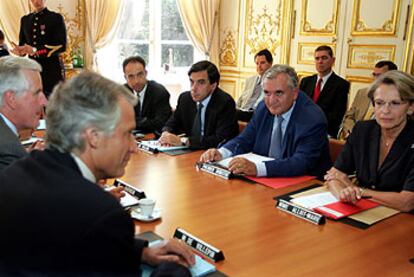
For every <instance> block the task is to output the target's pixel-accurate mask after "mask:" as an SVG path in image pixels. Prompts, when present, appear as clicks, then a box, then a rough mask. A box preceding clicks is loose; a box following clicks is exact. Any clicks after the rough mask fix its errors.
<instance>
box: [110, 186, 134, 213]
mask: <svg viewBox="0 0 414 277" xmlns="http://www.w3.org/2000/svg"><path fill="white" fill-rule="evenodd" d="M114 188H115V187H113V186H112V187H107V188H105V190H106V191H108V192H109V191H111V190H112V189H114ZM124 193H125V196H124V197H122V198H121V201H120V203H121V206H122V207H124V208H127V207H131V206H135V205H138V198H136V197H134V196H132V195H131V194H130V193H128V192H127V191H125V190H124Z"/></svg>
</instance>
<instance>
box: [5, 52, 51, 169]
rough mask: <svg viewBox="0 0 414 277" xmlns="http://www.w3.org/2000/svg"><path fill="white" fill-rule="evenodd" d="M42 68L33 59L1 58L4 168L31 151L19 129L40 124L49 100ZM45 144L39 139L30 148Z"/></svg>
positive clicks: (38, 147)
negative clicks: (21, 138)
mask: <svg viewBox="0 0 414 277" xmlns="http://www.w3.org/2000/svg"><path fill="white" fill-rule="evenodd" d="M41 71H42V68H41V66H40V65H39V64H38V63H37V62H35V61H33V60H31V59H27V58H20V57H13V56H6V57H3V58H1V59H0V80H1V82H0V138H1V139H0V171H2V170H3V169H4V168H5V167H7V166H8V165H10V164H11V163H13V162H14V161H16V160H18V159H20V158H23V157H25V156H26V155H27V152H26V150H25V149H24V148H23V146H22V145H21V143H20V141H19V132H20V131H22V130H25V129H35V128H36V127H37V126H38V125H39V120H40V117H41V115H42V112H43V109H44V107H45V105H46V103H47V100H46V97H45V95H44V94H43V87H42V79H41V77H40V72H41ZM42 148H43V144H42V143H40V142H37V143H35V144H33V145H32V146H31V148H29V150H32V149H42Z"/></svg>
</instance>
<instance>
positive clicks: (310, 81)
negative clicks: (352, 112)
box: [300, 45, 349, 138]
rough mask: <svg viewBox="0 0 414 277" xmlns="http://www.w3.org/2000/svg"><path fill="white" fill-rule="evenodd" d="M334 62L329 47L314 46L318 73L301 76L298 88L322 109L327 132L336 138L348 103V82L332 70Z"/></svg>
mask: <svg viewBox="0 0 414 277" xmlns="http://www.w3.org/2000/svg"><path fill="white" fill-rule="evenodd" d="M334 62H335V57H334V56H333V52H332V49H331V47H329V46H327V45H321V46H319V47H318V48H316V50H315V66H316V71H318V74H315V75H312V76H309V77H305V78H303V79H302V81H301V83H300V89H301V90H302V91H304V92H305V93H306V94H307V95H309V97H310V98H312V99H313V101H314V102H315V103H316V104H318V105H319V107H321V109H322V110H323V111H324V113H325V115H326V118H327V119H328V134H329V135H330V136H331V137H333V138H336V137H337V135H338V130H339V126H340V125H341V122H342V118H343V117H344V114H345V111H346V107H347V103H348V92H349V82H348V81H346V80H345V79H342V78H341V77H339V76H338V75H336V74H335V72H333V71H332V65H333V64H334Z"/></svg>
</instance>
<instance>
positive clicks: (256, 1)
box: [243, 0, 282, 67]
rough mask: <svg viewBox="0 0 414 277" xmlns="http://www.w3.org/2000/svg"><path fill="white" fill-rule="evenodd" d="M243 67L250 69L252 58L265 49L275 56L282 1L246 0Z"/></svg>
mask: <svg viewBox="0 0 414 277" xmlns="http://www.w3.org/2000/svg"><path fill="white" fill-rule="evenodd" d="M246 3H247V8H246V19H247V20H246V25H245V34H244V36H245V44H244V53H245V55H244V62H243V66H245V67H249V66H250V67H252V66H253V65H254V62H253V57H254V55H255V53H257V52H258V51H260V50H262V49H265V48H267V49H268V50H269V51H270V52H272V53H273V54H274V55H276V52H277V50H279V49H278V48H279V47H280V45H281V33H282V30H281V26H282V19H281V14H282V0H278V1H260V0H247V2H246ZM275 60H277V59H275Z"/></svg>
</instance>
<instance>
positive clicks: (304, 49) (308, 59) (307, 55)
mask: <svg viewBox="0 0 414 277" xmlns="http://www.w3.org/2000/svg"><path fill="white" fill-rule="evenodd" d="M319 45H321V43H309V42H299V43H298V54H297V63H298V64H310V65H314V64H315V60H314V53H315V49H316V48H317V47H318V46H319ZM326 45H328V46H330V47H331V48H332V50H333V51H334V55H335V52H336V45H335V44H332V43H328V44H326Z"/></svg>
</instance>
